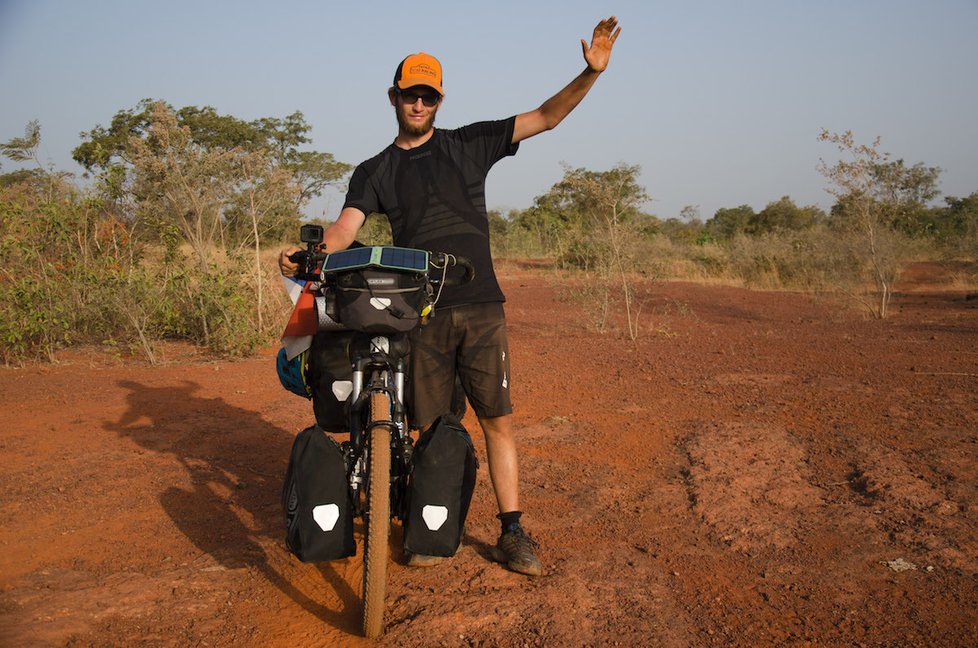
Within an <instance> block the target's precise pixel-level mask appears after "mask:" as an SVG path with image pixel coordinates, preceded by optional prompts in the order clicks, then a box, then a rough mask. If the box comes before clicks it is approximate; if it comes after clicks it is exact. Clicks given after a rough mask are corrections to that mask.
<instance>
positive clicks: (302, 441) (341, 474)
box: [282, 425, 357, 562]
mask: <svg viewBox="0 0 978 648" xmlns="http://www.w3.org/2000/svg"><path fill="white" fill-rule="evenodd" d="M282 508H283V510H284V512H285V545H286V546H287V547H288V548H289V551H291V552H292V553H293V554H295V556H296V557H297V558H298V559H299V560H301V561H302V562H321V561H326V560H335V559H337V558H346V557H347V556H352V555H354V554H356V552H357V548H356V543H355V542H354V540H353V508H352V506H351V502H350V494H349V489H348V488H347V470H346V458H345V456H344V454H343V451H342V450H341V449H340V446H339V444H338V443H336V441H335V440H333V438H332V437H330V436H328V435H327V434H326V433H325V432H323V430H322V428H320V427H319V426H316V425H314V426H312V427H308V428H306V429H305V430H303V431H302V432H299V434H298V435H296V437H295V442H294V443H293V444H292V453H291V454H290V455H289V467H288V469H287V470H286V473H285V484H284V485H283V487H282Z"/></svg>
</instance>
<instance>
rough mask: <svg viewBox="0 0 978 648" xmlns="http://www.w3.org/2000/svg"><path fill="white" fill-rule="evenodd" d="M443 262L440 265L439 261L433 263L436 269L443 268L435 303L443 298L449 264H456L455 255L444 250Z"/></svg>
mask: <svg viewBox="0 0 978 648" xmlns="http://www.w3.org/2000/svg"><path fill="white" fill-rule="evenodd" d="M440 256H441V257H442V260H443V263H442V265H441V266H439V265H438V264H437V263H432V264H431V265H433V266H434V267H435V268H436V269H440V270H441V280H440V281H439V282H438V294H436V295H435V301H434V303H435V304H437V303H438V300H439V299H441V291H442V288H444V287H445V280H446V279H447V278H448V266H449V265H455V261H456V259H455V255H454V254H450V253H448V252H442V253H441V255H440Z"/></svg>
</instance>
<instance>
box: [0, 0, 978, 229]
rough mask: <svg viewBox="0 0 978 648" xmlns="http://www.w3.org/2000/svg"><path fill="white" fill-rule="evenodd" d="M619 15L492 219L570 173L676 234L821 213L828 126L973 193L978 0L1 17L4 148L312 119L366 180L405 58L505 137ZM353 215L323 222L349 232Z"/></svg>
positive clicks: (65, 160) (196, 6)
mask: <svg viewBox="0 0 978 648" xmlns="http://www.w3.org/2000/svg"><path fill="white" fill-rule="evenodd" d="M611 14H615V15H617V16H618V18H619V20H620V22H621V25H622V28H623V32H622V36H621V38H620V40H619V41H618V44H617V45H616V48H615V52H614V55H613V57H612V61H611V66H610V67H609V69H608V71H607V73H606V74H605V75H603V76H602V78H601V79H600V80H599V81H598V84H597V85H596V87H595V88H594V90H593V91H592V92H591V94H590V95H589V96H588V97H587V99H585V101H584V103H583V104H582V105H581V106H580V107H579V108H578V109H577V110H576V111H575V112H574V113H573V114H572V115H571V116H570V117H568V119H567V120H566V121H565V122H564V123H563V124H561V125H560V127H558V129H557V130H555V131H553V132H550V133H545V134H543V135H540V136H538V137H537V138H534V139H531V140H528V141H526V142H524V143H523V145H522V146H521V149H520V152H519V154H518V155H517V156H516V157H515V158H509V159H506V160H504V161H502V162H500V163H499V164H497V165H496V167H495V168H494V169H493V171H492V173H491V174H490V177H489V183H488V201H489V205H490V207H497V208H501V209H506V208H510V207H513V208H523V207H527V206H529V205H530V204H531V203H532V200H533V197H534V196H536V195H539V194H541V193H544V192H545V191H546V190H547V189H548V188H549V187H550V186H551V185H552V184H553V183H554V182H556V181H557V180H559V178H560V177H561V175H562V170H561V166H560V163H561V162H562V161H563V162H566V163H568V164H570V165H571V166H574V167H578V166H585V167H587V168H590V169H594V170H603V169H607V168H610V167H611V166H613V165H615V164H616V163H618V162H625V163H627V164H637V165H640V166H641V167H642V175H641V182H642V184H643V185H644V186H645V188H646V189H647V191H648V193H649V194H650V195H651V196H652V197H653V199H654V200H653V202H652V203H651V205H649V206H648V210H649V211H651V212H652V213H655V214H656V215H658V216H660V217H663V218H668V217H672V216H678V214H679V212H680V210H681V209H682V208H683V206H685V205H697V206H699V209H700V213H701V214H702V216H703V218H709V217H710V216H712V215H713V213H714V212H715V211H716V210H717V209H718V208H720V207H735V206H737V205H741V204H745V203H746V204H749V205H751V206H752V207H754V208H755V209H758V210H759V209H762V208H763V207H764V206H765V205H766V204H767V203H768V202H770V201H773V200H776V199H778V198H779V197H781V196H782V195H789V196H791V197H792V198H793V199H794V200H795V201H796V202H797V203H799V204H818V205H820V206H822V207H828V206H829V205H830V204H831V200H830V197H829V196H828V194H826V193H825V190H824V187H825V181H824V179H823V178H822V177H821V176H819V175H818V172H817V171H816V166H817V164H818V162H819V158H820V157H823V158H826V159H831V158H832V157H833V155H834V151H833V149H832V148H831V147H829V146H828V145H826V144H820V143H819V142H818V141H817V136H818V133H819V130H820V128H822V127H825V128H828V129H830V130H836V131H842V130H846V129H851V130H853V131H854V132H855V133H856V136H857V138H858V139H859V140H860V141H864V142H868V141H870V140H871V139H872V138H874V137H875V136H880V137H881V138H882V149H883V150H886V151H889V152H891V153H892V154H893V155H894V156H896V157H899V158H903V159H904V160H906V161H907V162H908V163H910V164H912V163H915V162H924V163H925V164H927V165H930V166H939V167H941V168H943V169H944V170H945V171H944V173H943V175H942V176H941V189H942V191H943V193H944V194H945V195H954V196H964V195H967V194H970V193H971V192H974V191H978V119H976V115H978V37H976V34H978V1H976V0H932V1H927V2H925V1H923V0H921V1H917V2H911V1H908V0H845V1H843V0H824V1H818V2H816V1H814V0H811V1H807V2H803V1H801V0H781V1H776V0H745V1H742V2H734V1H730V2H721V1H719V0H701V1H690V2H678V1H677V2H659V1H647V2H639V1H637V0H622V1H618V2H613V3H604V2H596V1H592V2H581V1H577V0H565V1H563V2H559V3H558V2H532V1H530V0H524V1H522V2H520V1H511V0H502V1H497V2H480V3H475V2H466V1H462V0H456V1H454V2H446V1H442V0H427V1H425V2H420V3H418V2H386V1H383V2H381V1H375V2H370V1H368V0H363V1H361V2H328V1H322V2H298V1H296V2H289V1H287V0H284V1H280V2H268V1H264V2H257V1H244V0H241V1H238V2H231V1H226V0H222V1H218V0H210V1H208V0H169V1H168V2H149V1H145V2H144V1H140V0H85V1H81V0H75V1H71V0H0V140H2V141H5V140H7V139H10V138H12V137H16V136H20V135H22V134H23V129H24V126H25V125H26V124H27V122H28V121H30V120H32V119H38V120H40V122H41V126H42V138H43V146H42V156H43V158H44V159H45V160H47V161H49V162H51V163H53V164H54V165H55V166H56V167H58V168H59V169H63V170H70V171H75V172H80V171H81V169H80V167H78V166H77V165H76V164H75V163H74V162H73V161H72V160H71V150H72V149H73V148H74V147H75V146H77V144H78V143H79V141H80V140H79V136H78V135H79V133H80V132H81V131H87V130H89V129H91V128H92V127H93V126H95V125H96V124H102V125H106V124H108V123H109V121H110V120H111V118H112V116H113V115H114V114H115V112H116V111H118V110H120V109H123V108H131V107H133V106H135V105H136V103H137V102H138V101H139V100H141V99H143V98H146V97H153V98H158V99H164V100H166V101H168V102H170V103H171V104H173V105H174V106H177V107H181V106H186V105H196V106H204V105H210V106H213V107H214V108H216V109H217V110H218V111H219V112H222V113H229V114H232V115H234V116H236V117H239V118H242V119H254V118H257V117H264V116H278V117H281V116H285V115H287V114H289V113H291V112H293V111H295V110H301V111H302V112H303V113H304V114H305V117H306V120H307V122H308V123H310V124H311V125H312V126H313V133H312V135H313V138H314V141H313V144H312V147H313V148H315V149H317V150H322V151H329V152H330V153H333V154H334V155H335V156H336V157H337V158H338V159H340V160H343V161H346V162H350V163H354V164H355V163H357V162H360V161H361V160H363V159H366V158H368V157H370V156H372V155H374V154H375V153H377V152H378V151H379V150H380V149H382V148H383V147H384V146H386V145H387V144H388V143H389V142H390V141H391V140H392V139H393V137H394V134H395V122H394V117H393V114H392V111H391V109H390V107H389V106H388V104H387V99H386V95H385V91H386V88H387V87H388V86H389V85H390V82H391V77H392V76H393V72H394V67H395V66H396V64H397V63H398V61H399V60H400V59H401V58H403V57H404V56H405V55H406V54H408V53H411V52H415V51H418V50H424V51H427V52H429V53H432V54H434V55H436V56H438V57H439V58H440V59H441V61H442V63H443V65H444V67H445V89H446V93H447V98H446V102H445V104H444V105H443V107H442V109H441V111H440V112H439V116H438V124H439V125H441V126H444V127H451V126H457V125H461V124H464V123H468V122H471V121H477V120H482V119H495V118H502V117H507V116H509V115H512V114H515V113H519V112H523V111H526V110H530V109H532V108H535V107H536V106H538V105H539V104H540V103H541V102H542V101H544V100H545V99H546V98H548V97H549V96H550V95H552V94H553V93H554V92H556V91H557V90H558V89H559V88H561V87H562V86H563V85H564V84H565V83H567V82H568V81H569V80H570V79H571V78H572V77H573V76H575V75H576V74H577V73H578V72H579V71H580V70H581V69H582V68H583V65H584V64H583V59H582V58H581V50H580V43H579V40H580V38H582V37H587V38H590V33H591V30H592V28H593V26H594V24H595V23H596V22H597V21H598V20H599V19H600V18H603V17H606V16H607V15H611ZM13 168H14V165H12V164H11V163H9V162H6V161H5V162H4V163H3V170H6V171H9V170H11V169H13ZM341 200H342V199H341V197H340V196H338V195H333V196H329V197H327V198H325V199H323V200H319V201H316V202H315V203H314V204H313V205H312V206H311V207H310V212H311V213H314V214H316V215H319V214H321V213H324V212H325V214H326V216H327V217H330V218H334V217H335V216H336V215H337V212H338V210H339V207H340V204H341Z"/></svg>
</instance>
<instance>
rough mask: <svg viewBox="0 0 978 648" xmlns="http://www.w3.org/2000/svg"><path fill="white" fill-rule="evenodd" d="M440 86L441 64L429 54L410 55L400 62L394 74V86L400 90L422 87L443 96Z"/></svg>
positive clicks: (443, 92)
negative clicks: (426, 87)
mask: <svg viewBox="0 0 978 648" xmlns="http://www.w3.org/2000/svg"><path fill="white" fill-rule="evenodd" d="M441 84H442V77H441V63H439V62H438V59H436V58H435V57H434V56H432V55H431V54H425V53H424V52H418V53H417V54H411V55H410V56H408V57H407V58H405V59H404V60H403V61H401V63H400V65H398V66H397V71H396V72H394V85H395V86H396V87H398V88H400V89H401V90H406V89H407V88H410V87H413V86H419V85H423V86H428V87H429V88H432V89H433V90H435V91H436V92H437V93H438V94H440V95H442V96H444V95H445V91H444V90H442V89H441Z"/></svg>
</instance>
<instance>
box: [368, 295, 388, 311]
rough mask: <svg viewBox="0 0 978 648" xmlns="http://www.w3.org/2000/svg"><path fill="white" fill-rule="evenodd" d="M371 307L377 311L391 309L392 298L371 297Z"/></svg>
mask: <svg viewBox="0 0 978 648" xmlns="http://www.w3.org/2000/svg"><path fill="white" fill-rule="evenodd" d="M370 305H371V306H373V307H374V308H376V309H377V310H387V309H388V308H390V305H391V300H390V297H371V298H370Z"/></svg>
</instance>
